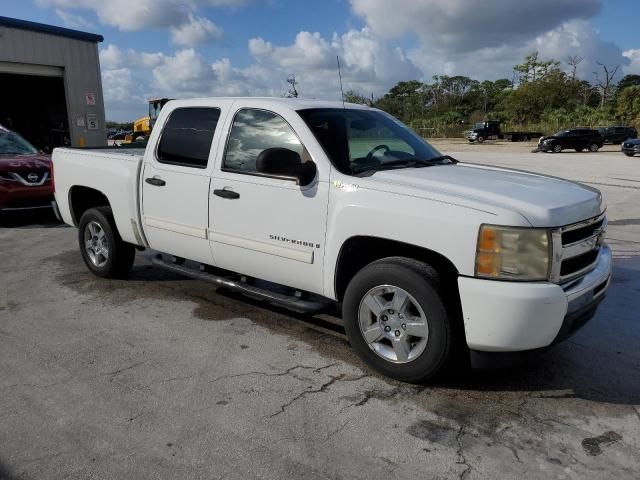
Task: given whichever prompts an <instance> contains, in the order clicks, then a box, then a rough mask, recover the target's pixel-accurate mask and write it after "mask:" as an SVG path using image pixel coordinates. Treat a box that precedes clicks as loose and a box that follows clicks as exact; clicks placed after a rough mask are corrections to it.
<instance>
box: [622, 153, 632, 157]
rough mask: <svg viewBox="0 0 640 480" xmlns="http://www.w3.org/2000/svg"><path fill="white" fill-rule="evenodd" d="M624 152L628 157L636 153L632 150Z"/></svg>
mask: <svg viewBox="0 0 640 480" xmlns="http://www.w3.org/2000/svg"><path fill="white" fill-rule="evenodd" d="M624 154H625V155H626V156H627V157H633V155H634V154H633V153H632V152H624Z"/></svg>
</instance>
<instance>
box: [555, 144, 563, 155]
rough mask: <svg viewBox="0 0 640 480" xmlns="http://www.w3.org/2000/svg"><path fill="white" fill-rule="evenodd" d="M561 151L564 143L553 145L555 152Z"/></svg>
mask: <svg viewBox="0 0 640 480" xmlns="http://www.w3.org/2000/svg"><path fill="white" fill-rule="evenodd" d="M560 152H562V145H560V144H559V143H558V144H556V145H554V146H553V153H560Z"/></svg>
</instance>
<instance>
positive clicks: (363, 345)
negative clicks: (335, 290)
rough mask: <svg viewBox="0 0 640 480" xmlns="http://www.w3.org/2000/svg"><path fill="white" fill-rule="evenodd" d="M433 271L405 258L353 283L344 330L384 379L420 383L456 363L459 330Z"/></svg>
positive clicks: (369, 269)
mask: <svg viewBox="0 0 640 480" xmlns="http://www.w3.org/2000/svg"><path fill="white" fill-rule="evenodd" d="M450 317H451V315H450V314H449V313H448V312H447V309H446V308H445V304H444V302H443V300H442V295H441V293H440V290H439V283H438V274H437V272H436V271H435V270H434V269H433V268H431V267H430V266H428V265H426V264H424V263H422V262H418V261H415V260H411V259H408V258H403V257H390V258H386V259H383V260H379V261H376V262H373V263H371V264H369V265H368V266H366V267H364V268H363V269H362V270H360V271H359V272H358V273H357V274H356V275H355V276H354V278H353V279H352V280H351V282H350V283H349V286H348V287H347V291H346V293H345V297H344V302H343V318H344V326H345V330H346V332H347V336H348V338H349V341H350V343H351V346H352V347H353V349H354V350H355V352H356V353H357V354H358V355H359V356H360V358H362V360H363V361H364V362H365V363H367V364H368V365H370V366H371V367H372V368H374V369H376V370H378V371H379V372H381V373H382V374H384V375H387V376H389V377H392V378H395V379H397V380H401V381H405V382H411V383H421V382H424V381H426V380H428V379H430V378H432V377H434V376H435V375H436V374H437V373H439V372H441V371H442V370H443V368H444V367H445V366H447V365H448V364H449V363H450V360H451V358H452V357H453V354H452V353H453V351H454V348H453V345H454V342H453V340H454V338H453V337H454V326H453V324H452V321H451V318H450Z"/></svg>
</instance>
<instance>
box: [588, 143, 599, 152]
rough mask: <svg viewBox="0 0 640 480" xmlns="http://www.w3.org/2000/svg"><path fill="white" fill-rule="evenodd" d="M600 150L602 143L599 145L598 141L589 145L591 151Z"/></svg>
mask: <svg viewBox="0 0 640 480" xmlns="http://www.w3.org/2000/svg"><path fill="white" fill-rule="evenodd" d="M598 150H600V145H598V144H597V143H592V144H591V145H589V151H590V152H593V153H595V152H597V151H598Z"/></svg>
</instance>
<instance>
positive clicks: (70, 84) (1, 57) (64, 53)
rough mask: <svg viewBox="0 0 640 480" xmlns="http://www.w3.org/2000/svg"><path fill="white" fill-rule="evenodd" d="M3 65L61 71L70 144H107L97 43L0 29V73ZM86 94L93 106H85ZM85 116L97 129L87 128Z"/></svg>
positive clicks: (19, 30) (1, 27)
mask: <svg viewBox="0 0 640 480" xmlns="http://www.w3.org/2000/svg"><path fill="white" fill-rule="evenodd" d="M2 62H13V63H16V64H33V65H45V66H54V67H61V68H63V69H64V82H65V91H66V97H67V115H68V118H69V132H70V134H71V144H72V145H73V146H83V145H84V146H90V147H97V146H104V145H106V142H107V138H106V128H105V114H104V100H103V97H102V79H101V77H100V62H99V59H98V44H97V43H95V42H89V41H84V40H76V39H72V38H66V37H61V36H57V35H50V34H47V33H40V32H33V31H29V30H21V29H17V28H9V27H4V26H0V71H1V70H2ZM86 94H93V95H94V98H95V105H87V100H86ZM87 115H89V119H94V118H96V119H97V122H98V123H97V129H95V130H92V129H89V128H88V127H89V125H88V124H87V120H88V118H87ZM80 119H82V120H83V121H84V126H82V125H80V124H81V123H82V122H80Z"/></svg>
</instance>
